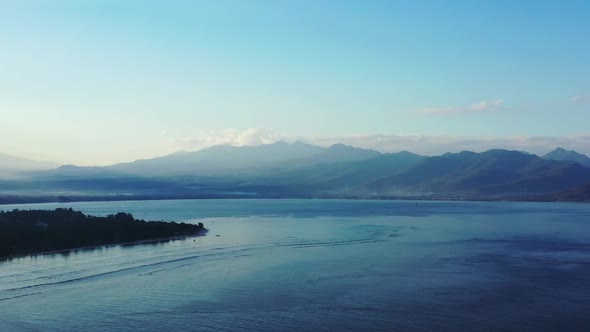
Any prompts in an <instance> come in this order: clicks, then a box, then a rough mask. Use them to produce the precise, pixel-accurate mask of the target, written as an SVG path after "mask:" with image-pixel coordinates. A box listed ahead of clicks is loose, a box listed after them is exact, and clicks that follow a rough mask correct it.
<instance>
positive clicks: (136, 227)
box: [0, 208, 205, 257]
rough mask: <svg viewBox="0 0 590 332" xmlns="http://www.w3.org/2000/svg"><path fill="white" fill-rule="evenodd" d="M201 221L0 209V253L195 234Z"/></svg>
mask: <svg viewBox="0 0 590 332" xmlns="http://www.w3.org/2000/svg"><path fill="white" fill-rule="evenodd" d="M203 230H205V227H204V225H203V224H202V223H198V224H196V225H195V224H187V223H176V222H164V221H149V222H148V221H145V220H140V219H135V218H134V217H133V216H132V215H131V214H129V213H124V212H119V213H117V214H111V215H108V216H106V217H95V216H89V215H85V214H83V213H82V212H79V211H74V210H72V209H71V208H70V209H64V208H58V209H55V210H13V211H7V212H0V257H8V256H15V255H24V254H31V253H38V252H45V251H58V250H67V249H74V248H80V247H88V246H101V245H107V244H117V243H126V242H136V241H147V240H156V239H164V238H172V237H178V236H190V235H196V234H198V233H200V232H202V231H203Z"/></svg>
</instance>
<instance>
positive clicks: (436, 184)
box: [0, 142, 590, 201]
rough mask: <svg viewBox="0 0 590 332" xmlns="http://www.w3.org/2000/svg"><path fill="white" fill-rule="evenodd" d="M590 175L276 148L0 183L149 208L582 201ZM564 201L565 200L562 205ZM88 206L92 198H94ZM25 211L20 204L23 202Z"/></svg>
mask: <svg viewBox="0 0 590 332" xmlns="http://www.w3.org/2000/svg"><path fill="white" fill-rule="evenodd" d="M587 183H590V168H588V167H584V166H582V165H581V164H580V163H578V162H575V161H558V160H546V159H543V158H540V157H538V156H536V155H533V154H529V153H523V152H519V151H508V150H489V151H485V152H482V153H475V152H469V151H463V152H460V153H446V154H444V155H441V156H434V157H426V156H420V155H416V154H413V153H411V152H407V151H403V152H398V153H391V154H380V153H378V152H376V151H373V150H364V149H358V148H354V147H350V146H344V145H340V144H337V145H334V146H331V147H328V148H323V147H317V146H313V145H308V144H304V143H294V144H288V143H284V142H279V143H275V144H270V145H263V146H259V147H230V146H217V147H212V148H209V149H205V150H202V151H197V152H180V153H175V154H172V155H168V156H164V157H160V158H154V159H149V160H141V161H136V162H133V163H127V164H118V165H113V166H109V167H85V168H82V167H76V166H62V167H60V168H58V169H56V170H53V171H50V172H41V173H38V174H36V175H35V176H34V177H32V178H30V179H27V180H26V181H9V180H5V181H0V184H2V186H1V188H0V193H2V194H4V195H5V201H9V200H11V199H17V198H10V197H15V195H17V196H18V195H21V196H22V195H29V196H35V197H36V199H37V200H41V199H40V198H39V197H41V196H43V195H45V196H53V197H67V200H73V199H75V196H76V195H82V196H84V195H86V196H92V197H103V198H104V199H110V198H111V197H114V199H118V198H119V197H127V198H129V199H137V197H141V199H148V198H183V197H185V198H188V197H191V198H257V197H258V198H262V197H276V198H289V197H348V198H371V197H373V198H413V199H415V198H437V199H445V198H449V199H503V198H508V199H518V198H519V197H521V198H530V197H539V199H541V197H542V198H543V199H546V198H547V197H553V198H550V199H555V200H558V199H559V200H561V199H567V200H583V195H584V194H585V191H583V190H582V191H581V192H580V191H579V190H581V189H578V187H580V186H581V185H584V184H587ZM558 196H559V198H558ZM88 199H90V198H88ZM21 201H22V200H21Z"/></svg>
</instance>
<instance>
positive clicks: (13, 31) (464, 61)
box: [0, 0, 590, 165]
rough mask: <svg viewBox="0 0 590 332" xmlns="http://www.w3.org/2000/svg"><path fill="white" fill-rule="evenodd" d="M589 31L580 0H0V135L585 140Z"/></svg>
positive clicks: (486, 142) (376, 144)
mask: <svg viewBox="0 0 590 332" xmlns="http://www.w3.org/2000/svg"><path fill="white" fill-rule="evenodd" d="M589 40H590V2H588V1H576V0H569V1H539V0H536V1H527V0H519V1H507V0H494V1H483V0H482V1H475V0H473V1H461V0H454V1H436V0H435V1H421V0H417V1H401V0H400V1H396V0H386V1H381V0H367V1H347V0H338V1H337V0H332V1H329V0H293V1H286V0H275V1H268V0H248V1H242V0H233V1H230V0H215V1H199V0H190V1H188V0H187V1H180V0H178V1H176V0H168V1H150V0H141V1H139V0H127V1H119V0H104V1H98V0H97V1H89V0H37V1H32V0H19V1H12V0H0V153H7V154H13V155H18V156H24V157H29V158H36V159H43V160H53V161H58V162H62V163H75V164H79V165H106V164H112V163H115V162H122V161H132V160H135V159H141V158H149V157H155V156H160V155H165V154H168V153H171V152H174V151H177V150H197V149H200V148H203V147H206V146H209V145H211V144H219V143H223V144H234V145H242V144H249V145H256V144H264V143H272V142H273V141H276V140H279V139H284V140H303V141H307V142H311V143H316V144H324V145H326V144H329V143H332V142H336V141H341V142H344V143H347V144H352V145H357V146H362V147H370V148H376V149H380V150H382V151H383V152H395V151H399V150H412V149H414V150H416V152H420V153H430V154H437V153H443V152H446V151H456V150H458V151H460V150H462V149H471V150H483V149H486V148H489V147H498V148H515V149H529V150H533V151H531V152H535V153H541V152H547V151H548V150H549V149H551V148H554V147H556V146H564V147H566V148H575V149H577V150H579V151H580V152H583V153H589V154H590V129H589V128H590V126H589V125H588V124H589V123H590V121H589V120H590V62H589V59H590V42H588V41H589ZM384 142H385V143H384ZM386 143H387V144H386Z"/></svg>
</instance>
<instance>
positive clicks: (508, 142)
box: [175, 128, 590, 155]
mask: <svg viewBox="0 0 590 332" xmlns="http://www.w3.org/2000/svg"><path fill="white" fill-rule="evenodd" d="M281 140H282V141H287V142H294V141H297V140H299V141H302V142H306V143H309V144H314V145H320V146H330V145H332V144H336V143H343V144H347V145H352V146H356V147H360V148H365V149H374V150H377V151H380V152H398V151H402V150H407V151H411V152H414V153H418V154H423V155H439V154H442V153H445V152H459V151H463V150H469V151H475V152H481V151H486V150H490V149H508V150H520V151H527V152H530V153H535V154H538V155H540V154H545V153H547V152H549V151H551V150H553V149H555V148H557V147H563V148H566V149H571V150H576V151H578V152H581V153H585V154H589V155H590V134H583V135H573V136H513V137H466V136H450V135H449V136H426V135H352V136H335V137H295V136H285V135H280V134H277V133H275V132H272V131H268V130H262V129H255V128H249V129H245V130H239V129H226V130H221V131H216V130H210V131H201V132H198V133H197V135H195V136H193V137H190V138H182V139H178V140H176V141H175V143H176V148H177V149H178V150H189V151H194V150H199V149H203V148H206V147H209V146H213V145H219V144H227V145H234V146H242V145H249V146H257V145H262V144H270V143H274V142H277V141H281Z"/></svg>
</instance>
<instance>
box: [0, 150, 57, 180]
mask: <svg viewBox="0 0 590 332" xmlns="http://www.w3.org/2000/svg"><path fill="white" fill-rule="evenodd" d="M57 166H59V165H58V164H57V163H53V162H46V161H38V160H32V159H27V158H21V157H16V156H12V155H8V154H4V153H0V178H7V177H13V176H15V175H18V174H20V173H23V172H29V171H38V170H48V169H52V168H55V167H57Z"/></svg>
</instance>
